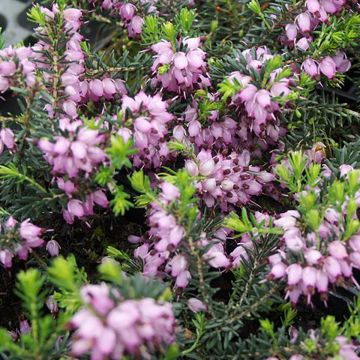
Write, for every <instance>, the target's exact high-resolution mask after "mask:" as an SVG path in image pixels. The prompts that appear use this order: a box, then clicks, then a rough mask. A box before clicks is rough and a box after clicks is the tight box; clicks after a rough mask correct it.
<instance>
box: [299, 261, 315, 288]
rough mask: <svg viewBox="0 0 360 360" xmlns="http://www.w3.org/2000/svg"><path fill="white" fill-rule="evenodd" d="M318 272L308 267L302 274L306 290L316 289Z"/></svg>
mask: <svg viewBox="0 0 360 360" xmlns="http://www.w3.org/2000/svg"><path fill="white" fill-rule="evenodd" d="M316 276H317V271H316V269H315V268H314V267H312V266H307V267H306V268H305V269H304V270H303V273H302V281H303V283H304V285H305V287H306V288H308V289H314V288H315V284H316Z"/></svg>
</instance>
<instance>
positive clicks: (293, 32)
mask: <svg viewBox="0 0 360 360" xmlns="http://www.w3.org/2000/svg"><path fill="white" fill-rule="evenodd" d="M285 31H286V36H287V38H288V39H289V41H294V40H295V39H296V36H297V26H296V25H295V24H287V25H286V26H285Z"/></svg>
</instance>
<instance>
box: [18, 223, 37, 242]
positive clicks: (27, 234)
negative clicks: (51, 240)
mask: <svg viewBox="0 0 360 360" xmlns="http://www.w3.org/2000/svg"><path fill="white" fill-rule="evenodd" d="M19 232H20V236H21V237H22V238H24V239H26V240H29V241H31V240H32V238H37V237H39V236H40V235H41V234H42V232H43V229H42V228H40V227H38V226H35V225H33V224H31V223H30V219H26V220H25V221H23V222H22V223H21V224H20V230H19Z"/></svg>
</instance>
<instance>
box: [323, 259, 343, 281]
mask: <svg viewBox="0 0 360 360" xmlns="http://www.w3.org/2000/svg"><path fill="white" fill-rule="evenodd" d="M324 270H325V271H326V273H327V274H328V276H329V278H330V280H331V282H335V281H336V279H337V278H338V277H339V276H340V275H341V267H340V264H339V262H338V261H337V260H336V259H335V258H334V257H332V256H328V257H327V258H326V259H325V262H324Z"/></svg>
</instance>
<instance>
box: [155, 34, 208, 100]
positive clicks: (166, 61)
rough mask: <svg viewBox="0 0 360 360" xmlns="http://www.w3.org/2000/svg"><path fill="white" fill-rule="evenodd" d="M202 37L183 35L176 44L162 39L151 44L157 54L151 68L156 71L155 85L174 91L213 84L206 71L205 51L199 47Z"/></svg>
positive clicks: (183, 90) (184, 90)
mask: <svg viewBox="0 0 360 360" xmlns="http://www.w3.org/2000/svg"><path fill="white" fill-rule="evenodd" d="M200 45H201V39H200V38H185V39H180V40H178V41H177V42H176V44H175V45H174V44H172V43H171V42H169V41H165V40H162V41H160V42H158V43H156V44H154V45H152V46H151V50H152V51H153V52H154V53H155V54H156V55H155V61H154V64H153V65H152V67H151V70H152V71H153V73H154V78H153V79H152V85H153V86H154V87H156V86H157V85H159V84H160V85H161V87H162V88H164V89H166V90H168V91H171V92H177V93H179V92H186V91H188V90H193V89H194V88H195V89H198V88H204V87H208V86H210V81H209V78H208V76H207V74H206V66H207V65H206V62H205V57H206V54H205V52H204V51H203V50H201V48H200Z"/></svg>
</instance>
